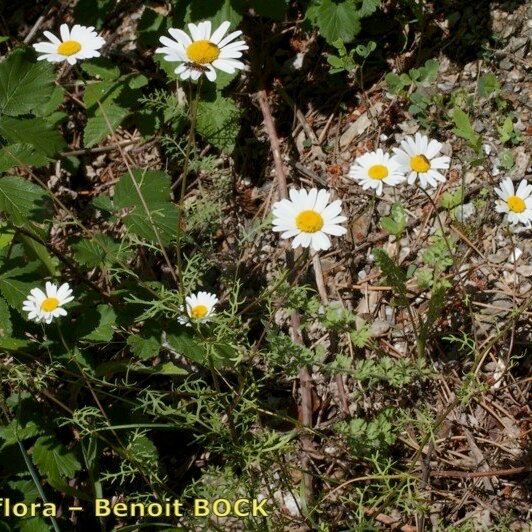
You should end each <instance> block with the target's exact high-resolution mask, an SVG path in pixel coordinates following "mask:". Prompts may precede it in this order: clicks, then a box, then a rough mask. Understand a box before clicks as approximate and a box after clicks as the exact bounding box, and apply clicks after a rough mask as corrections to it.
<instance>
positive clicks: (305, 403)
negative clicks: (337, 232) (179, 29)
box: [257, 89, 313, 504]
mask: <svg viewBox="0 0 532 532" xmlns="http://www.w3.org/2000/svg"><path fill="white" fill-rule="evenodd" d="M257 96H258V102H259V106H260V110H261V112H262V116H263V118H264V127H265V128H266V133H267V134H268V139H269V141H270V146H271V149H272V155H273V163H274V167H275V175H276V176H277V185H278V186H279V193H280V196H281V198H287V197H288V186H287V184H286V171H285V167H284V164H283V160H282V157H281V144H280V142H279V137H278V136H277V131H276V130H275V125H274V123H273V117H272V113H271V109H270V104H269V103H268V95H267V94H266V90H265V89H261V90H259V91H258V93H257ZM286 263H287V266H288V269H289V270H293V268H292V266H293V264H294V255H293V253H292V251H291V250H288V251H287V252H286ZM290 322H291V325H292V331H291V334H292V339H293V341H294V342H295V343H297V344H301V345H303V338H302V337H301V322H300V317H299V314H298V313H297V312H295V311H294V312H292V314H291V316H290ZM299 394H300V397H301V405H300V411H299V417H300V421H301V423H302V424H303V426H304V427H309V428H312V381H311V379H310V373H309V370H308V368H307V367H306V366H302V367H301V368H300V370H299ZM301 446H302V448H303V458H302V460H301V469H302V470H303V484H304V487H305V496H306V499H307V504H308V503H309V502H310V501H311V500H312V498H313V486H312V475H311V474H310V473H309V466H308V464H309V457H308V454H307V452H306V450H307V449H312V447H313V443H312V438H311V436H310V435H309V434H308V433H307V432H306V431H305V430H304V431H303V432H302V434H301Z"/></svg>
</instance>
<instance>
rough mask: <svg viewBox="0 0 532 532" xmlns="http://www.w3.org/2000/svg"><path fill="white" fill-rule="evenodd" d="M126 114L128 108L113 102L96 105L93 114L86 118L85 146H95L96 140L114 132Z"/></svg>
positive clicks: (100, 139)
mask: <svg viewBox="0 0 532 532" xmlns="http://www.w3.org/2000/svg"><path fill="white" fill-rule="evenodd" d="M128 114H129V110H128V109H124V108H123V107H120V106H119V105H117V104H115V103H105V104H103V105H102V106H101V107H98V109H97V110H96V111H95V113H94V116H91V117H89V118H88V119H87V124H86V126H85V130H84V132H83V141H84V144H85V147H86V148H90V147H92V146H95V145H96V144H98V142H100V141H102V140H103V139H104V138H106V137H107V136H109V135H111V134H112V133H114V132H115V131H116V128H117V127H118V126H119V125H120V124H121V123H122V121H123V120H124V118H126V116H127V115H128Z"/></svg>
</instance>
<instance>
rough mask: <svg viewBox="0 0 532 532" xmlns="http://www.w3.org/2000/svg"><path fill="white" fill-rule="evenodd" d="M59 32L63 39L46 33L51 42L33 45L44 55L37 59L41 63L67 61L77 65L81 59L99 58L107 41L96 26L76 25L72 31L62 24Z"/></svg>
mask: <svg viewBox="0 0 532 532" xmlns="http://www.w3.org/2000/svg"><path fill="white" fill-rule="evenodd" d="M59 32H60V35H61V39H59V38H58V37H56V36H55V35H54V34H53V33H50V32H49V31H45V32H44V35H45V37H47V38H48V41H49V42H47V41H43V42H38V43H35V44H34V45H33V48H35V50H36V51H37V52H40V53H42V55H40V56H39V57H38V58H37V59H38V60H39V61H42V60H43V59H46V60H47V61H49V62H50V63H60V62H61V61H67V62H68V63H70V64H71V65H75V64H76V62H77V61H78V60H79V59H90V58H91V57H99V56H100V52H98V50H99V49H100V48H101V47H102V46H103V45H104V44H105V40H104V39H103V38H102V37H100V36H99V35H98V34H97V33H96V31H94V26H89V27H87V26H80V25H79V24H75V25H74V26H73V27H72V29H69V28H68V25H67V24H61V27H60V28H59Z"/></svg>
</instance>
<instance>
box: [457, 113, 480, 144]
mask: <svg viewBox="0 0 532 532" xmlns="http://www.w3.org/2000/svg"><path fill="white" fill-rule="evenodd" d="M452 119H453V121H454V124H455V126H456V127H455V128H454V129H453V133H455V134H456V135H458V136H459V137H462V138H463V139H465V140H467V141H468V143H469V144H470V146H471V147H472V148H474V149H475V150H477V151H478V150H479V149H480V137H479V135H477V133H476V132H475V130H474V129H473V126H471V122H470V121H469V117H468V116H467V115H466V113H464V111H462V110H461V109H459V108H456V109H455V110H454V111H453V114H452Z"/></svg>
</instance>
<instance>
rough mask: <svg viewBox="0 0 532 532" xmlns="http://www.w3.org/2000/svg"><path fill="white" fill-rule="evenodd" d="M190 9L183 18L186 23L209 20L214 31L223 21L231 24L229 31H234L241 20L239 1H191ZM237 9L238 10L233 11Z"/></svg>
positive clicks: (240, 4) (241, 5)
mask: <svg viewBox="0 0 532 532" xmlns="http://www.w3.org/2000/svg"><path fill="white" fill-rule="evenodd" d="M189 5H190V7H189V8H188V9H187V15H186V17H185V21H186V22H196V23H197V22H201V21H203V20H210V21H211V23H212V27H213V29H216V28H217V27H218V26H219V25H220V24H221V23H222V22H223V21H224V20H227V21H229V22H230V23H231V29H230V30H229V31H234V30H235V29H236V26H238V24H240V21H241V20H242V15H241V12H242V11H243V7H244V5H243V3H242V2H240V1H239V0H209V1H208V2H205V0H191V1H190V3H189ZM235 7H238V8H239V9H238V10H237V9H235Z"/></svg>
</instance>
